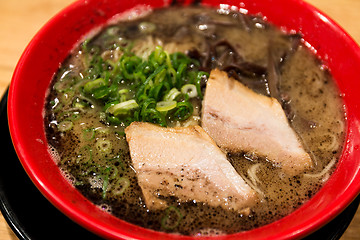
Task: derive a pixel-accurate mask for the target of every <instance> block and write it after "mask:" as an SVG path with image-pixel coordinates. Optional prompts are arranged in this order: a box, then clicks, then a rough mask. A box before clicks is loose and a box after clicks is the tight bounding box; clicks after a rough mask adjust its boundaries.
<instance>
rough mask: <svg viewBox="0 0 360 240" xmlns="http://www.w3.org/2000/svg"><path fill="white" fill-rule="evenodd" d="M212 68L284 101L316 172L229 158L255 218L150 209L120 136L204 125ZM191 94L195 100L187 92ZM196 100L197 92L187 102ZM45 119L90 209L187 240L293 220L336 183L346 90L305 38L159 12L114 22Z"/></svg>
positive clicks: (59, 77)
mask: <svg viewBox="0 0 360 240" xmlns="http://www.w3.org/2000/svg"><path fill="white" fill-rule="evenodd" d="M151 61H153V62H151ZM167 61H170V62H167ZM165 65H166V66H165ZM163 66H165V67H163ZM170 66H172V67H173V68H171V67H170ZM214 68H219V69H221V70H223V71H226V72H227V73H228V75H229V76H231V77H233V78H235V79H238V80H239V81H240V82H242V83H243V84H244V85H246V86H248V87H249V88H251V89H252V90H254V91H255V92H257V93H260V94H263V95H266V96H271V97H274V98H276V99H277V100H279V102H280V103H281V105H282V107H283V109H284V112H285V114H286V116H287V118H288V121H289V123H290V125H291V127H292V128H293V129H294V130H295V132H296V133H297V135H298V136H299V138H300V139H301V141H302V144H303V146H304V149H305V150H306V151H307V152H308V153H309V155H310V156H311V158H312V161H313V163H314V167H313V169H311V170H310V171H307V172H304V173H301V174H298V175H296V176H290V175H287V174H286V173H284V172H283V171H282V170H281V168H279V167H277V166H274V164H272V163H271V162H270V161H267V160H266V159H265V158H263V157H261V156H257V155H256V154H253V153H248V152H236V153H234V152H227V158H228V160H229V161H230V162H231V164H232V165H233V167H234V168H235V169H236V171H237V172H238V173H239V175H240V176H241V177H243V178H244V179H245V180H246V182H247V183H248V184H249V185H250V186H251V187H252V188H253V189H255V190H256V192H257V193H258V194H259V196H261V197H260V198H259V201H258V202H257V203H256V204H255V207H253V208H251V210H250V211H249V212H247V213H244V212H242V213H241V212H236V211H231V210H229V211H224V210H223V208H221V207H211V206H209V205H207V204H204V203H201V202H196V201H188V202H179V201H178V199H177V198H175V197H168V198H164V199H165V200H166V201H167V202H168V205H169V206H170V207H169V208H167V209H166V210H151V209H149V208H148V207H147V206H146V204H145V201H144V198H143V194H142V191H141V188H140V187H139V185H138V181H137V176H136V172H135V170H134V167H133V166H132V160H131V157H130V154H129V147H128V144H127V141H126V136H125V133H124V129H125V128H126V127H127V126H128V125H129V124H130V123H131V122H132V121H148V122H153V123H155V124H159V125H162V126H167V127H174V126H189V125H200V126H201V117H200V116H201V109H202V97H203V94H204V91H205V88H206V81H207V78H208V77H209V73H210V71H211V69H214ZM139 69H140V70H141V71H140V70H139ZM159 69H160V70H159ZM164 69H167V70H166V71H165V70H164ZM169 69H170V70H169ZM171 69H173V70H174V71H172V70H171ZM175 69H176V70H175ZM162 70H164V71H162ZM151 74H153V75H151ZM161 74H163V75H161ZM166 77H169V78H174V79H176V78H177V77H178V79H183V80H182V81H183V82H182V83H177V82H176V83H174V84H173V86H171V84H170V85H169V86H167V85H162V86H161V87H159V89H158V90H159V91H157V90H156V89H155V90H154V88H150V87H149V88H147V87H146V85H145V84H144V81H143V80H145V79H149V78H153V80H152V81H151V84H150V85H151V86H156V81H157V79H162V78H166ZM145 81H146V80H145ZM159 82H161V81H160V80H159ZM180 82H181V81H180ZM177 84H178V85H177ZM185 85H186V86H187V87H188V88H189V89H190V91H188V92H187V91H185V92H184V89H183V87H184V86H185ZM141 86H143V87H144V86H145V87H144V88H146V89H147V90H146V89H145V90H144V89H141ZM174 88H175V90H174V92H171V91H170V90H171V89H174ZM139 89H140V90H139ZM164 89H165V90H164ZM194 89H196V90H197V91H196V90H194ZM161 91H166V93H161ZM191 91H192V92H194V91H195V92H196V94H195V95H194V96H190V95H192V92H191ZM171 94H175V95H176V98H175V97H174V98H173V100H175V99H176V101H175V102H177V103H176V104H175V105H174V106H163V105H161V103H160V104H158V103H159V102H161V100H162V99H164V98H166V97H169V98H171V96H172V95H171ZM144 95H146V96H145V97H144ZM149 96H152V97H151V99H152V100H151V101H150V100H149V101H148V102H147V101H146V100H148V99H149ZM154 99H155V100H154ZM159 99H160V100H159ZM179 102H180V103H181V104H179ZM119 103H124V104H122V105H117V104H119ZM157 104H158V105H157ZM114 106H117V107H116V108H115V107H114ZM155 106H156V107H155ZM161 107H163V108H161ZM164 108H168V109H165V110H164ZM144 109H145V110H146V111H145V110H144ZM244 114H246V113H244ZM44 122H45V129H46V132H47V139H48V142H49V145H50V149H51V152H52V153H53V154H54V159H55V161H56V162H57V164H58V165H59V167H60V169H61V170H62V171H63V172H64V175H65V176H66V177H67V178H68V179H69V181H71V183H72V184H73V185H74V186H75V187H76V188H77V189H78V190H79V191H81V192H82V193H83V194H84V195H85V196H86V197H87V198H89V199H90V200H91V201H92V202H94V204H96V205H98V206H99V207H100V208H103V209H104V211H108V212H111V213H112V214H113V215H115V216H117V217H119V218H121V219H123V220H125V221H128V222H130V223H134V224H137V225H139V226H142V227H145V228H150V229H154V230H158V231H165V232H172V233H181V234H186V235H208V234H225V233H235V232H239V231H244V230H248V229H252V228H256V227H259V226H261V225H264V224H267V223H270V222H272V221H275V220H277V219H279V218H281V217H283V216H285V215H287V214H289V213H291V212H292V211H294V210H295V209H297V208H298V207H299V206H301V205H302V204H303V203H304V202H306V201H307V200H308V199H309V198H311V197H312V196H313V195H314V194H315V193H316V192H317V191H318V190H319V189H320V188H321V186H322V185H323V184H324V182H326V180H327V179H328V178H329V176H330V175H331V173H332V171H333V169H334V167H335V166H336V162H337V159H338V158H339V156H340V154H341V150H342V145H343V141H344V134H345V133H344V131H345V130H344V129H345V126H344V125H345V120H344V112H343V105H342V99H341V96H340V94H339V91H338V90H337V88H336V85H335V83H334V81H333V79H332V77H331V75H330V74H329V72H328V71H327V69H326V67H324V66H323V65H322V63H321V62H320V61H319V60H318V59H317V58H316V57H315V56H314V55H313V53H312V52H311V51H309V49H308V48H307V47H305V46H304V45H303V43H302V39H301V35H300V34H286V33H284V32H282V31H280V30H279V29H277V28H276V27H274V26H272V25H270V24H269V23H266V22H265V21H264V20H263V19H262V18H261V17H259V16H248V15H244V14H241V13H239V12H232V11H229V10H226V9H218V10H216V9H207V8H203V7H186V8H185V7H183V8H178V7H170V8H166V9H160V10H154V11H152V12H151V13H149V14H146V15H145V16H141V17H139V18H136V19H132V20H128V19H127V20H121V21H119V22H118V23H114V24H111V25H109V26H107V27H106V28H104V29H103V30H101V32H99V33H98V34H96V35H95V36H93V37H91V38H89V39H88V40H86V41H85V42H83V43H82V44H81V45H80V46H79V47H78V48H76V49H75V50H74V51H73V52H72V53H71V54H70V55H69V57H68V58H67V60H66V61H65V62H64V63H63V64H62V65H61V67H60V69H59V71H58V73H57V74H56V76H55V78H54V80H53V82H52V84H51V87H50V91H49V95H48V97H47V103H46V106H45V119H44ZM269 144H271V143H269Z"/></svg>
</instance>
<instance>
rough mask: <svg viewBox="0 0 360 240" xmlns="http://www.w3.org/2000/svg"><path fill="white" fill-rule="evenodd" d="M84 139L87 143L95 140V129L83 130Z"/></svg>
mask: <svg viewBox="0 0 360 240" xmlns="http://www.w3.org/2000/svg"><path fill="white" fill-rule="evenodd" d="M83 138H84V140H85V141H90V140H93V139H94V138H95V129H94V128H88V129H84V130H83Z"/></svg>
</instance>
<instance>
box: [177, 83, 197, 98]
mask: <svg viewBox="0 0 360 240" xmlns="http://www.w3.org/2000/svg"><path fill="white" fill-rule="evenodd" d="M181 92H182V93H183V94H187V95H188V96H189V98H194V97H197V95H198V93H197V90H196V86H195V85H194V84H185V85H184V86H182V88H181Z"/></svg>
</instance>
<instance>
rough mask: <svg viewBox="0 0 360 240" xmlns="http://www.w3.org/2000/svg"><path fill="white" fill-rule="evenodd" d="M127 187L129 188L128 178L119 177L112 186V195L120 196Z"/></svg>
mask: <svg viewBox="0 0 360 240" xmlns="http://www.w3.org/2000/svg"><path fill="white" fill-rule="evenodd" d="M129 186H130V180H129V179H128V178H125V177H121V178H119V180H117V181H116V183H115V184H114V187H113V188H112V189H113V190H112V193H113V194H114V195H122V194H123V193H124V192H125V191H126V189H127V188H128V187H129Z"/></svg>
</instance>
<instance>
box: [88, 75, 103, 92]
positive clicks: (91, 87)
mask: <svg viewBox="0 0 360 240" xmlns="http://www.w3.org/2000/svg"><path fill="white" fill-rule="evenodd" d="M102 86H106V81H105V80H104V79H103V78H98V79H96V80H93V81H90V82H87V83H86V84H85V85H84V91H85V92H86V93H91V92H92V91H93V90H94V89H97V88H99V87H102Z"/></svg>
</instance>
